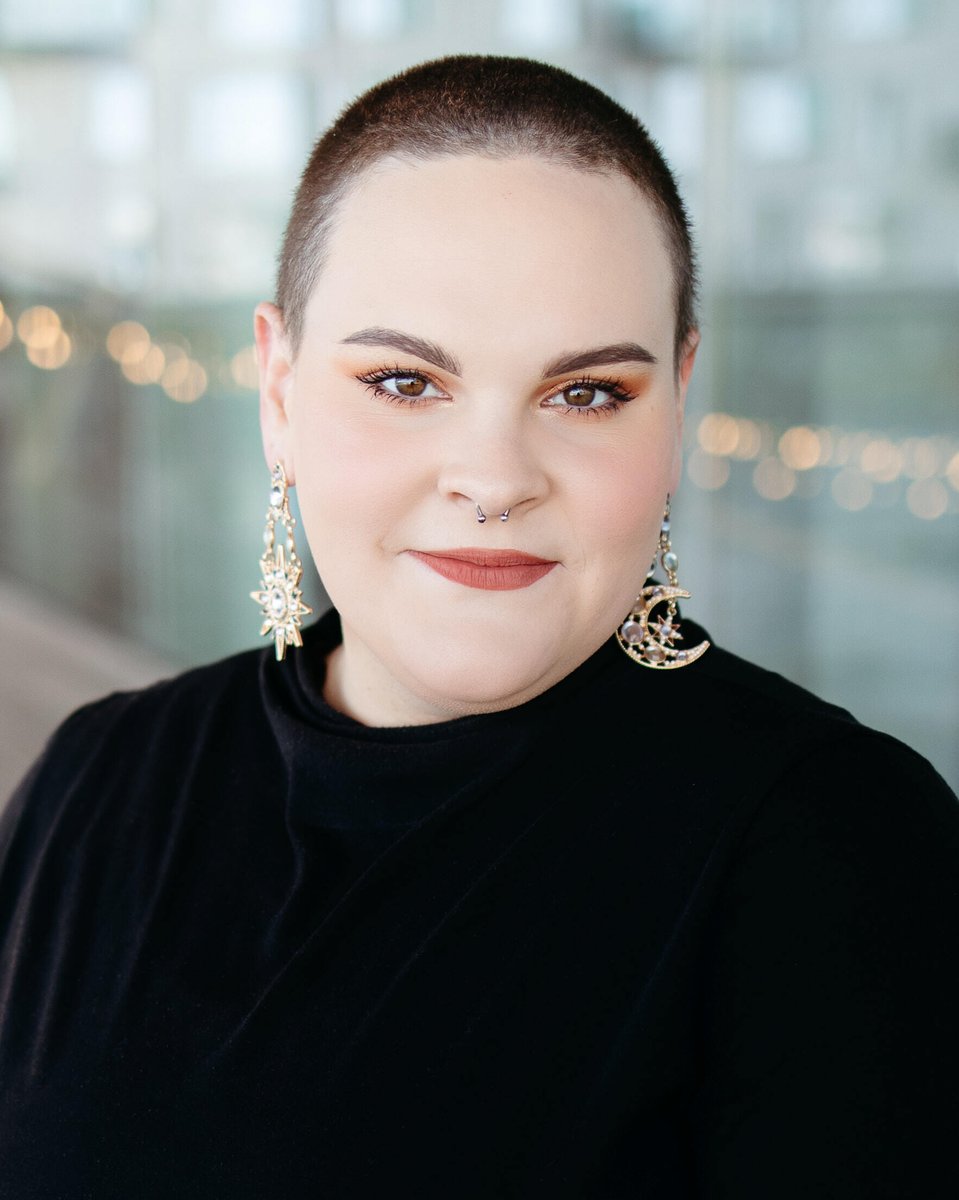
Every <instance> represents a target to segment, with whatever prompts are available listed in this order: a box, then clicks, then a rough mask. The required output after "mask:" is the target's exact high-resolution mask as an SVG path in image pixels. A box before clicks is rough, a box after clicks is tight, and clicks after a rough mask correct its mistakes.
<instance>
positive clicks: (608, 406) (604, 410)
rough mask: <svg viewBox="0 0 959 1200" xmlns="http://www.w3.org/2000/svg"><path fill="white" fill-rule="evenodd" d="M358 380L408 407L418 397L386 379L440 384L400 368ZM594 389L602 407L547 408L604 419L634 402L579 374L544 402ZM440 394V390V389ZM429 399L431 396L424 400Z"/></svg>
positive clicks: (618, 389)
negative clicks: (403, 392) (601, 397)
mask: <svg viewBox="0 0 959 1200" xmlns="http://www.w3.org/2000/svg"><path fill="white" fill-rule="evenodd" d="M356 378H357V380H358V381H359V382H360V383H364V384H366V386H367V389H368V390H369V392H370V394H371V395H373V396H375V397H377V399H380V400H386V401H387V402H388V403H390V404H406V405H409V406H410V407H411V408H412V407H415V406H416V405H417V404H419V403H421V401H422V397H420V396H399V395H397V394H396V392H391V391H388V390H387V389H386V388H384V387H381V386H380V384H382V383H384V382H385V381H386V380H387V379H422V380H424V382H426V383H428V384H430V385H431V386H432V387H435V388H439V384H438V383H436V382H434V381H433V380H432V379H430V377H429V376H428V375H427V374H425V373H424V372H423V371H420V370H418V369H410V368H404V367H399V366H394V367H385V368H383V369H382V370H379V371H371V372H370V373H369V374H367V375H358V376H357V377H356ZM578 387H579V388H594V389H595V390H596V391H598V392H606V393H607V394H608V395H609V399H608V400H607V401H606V403H605V404H599V405H596V406H595V407H593V406H587V405H576V404H569V405H566V406H565V407H564V406H562V405H559V404H555V405H548V406H547V407H550V408H554V409H555V410H556V411H557V412H558V413H562V414H563V416H569V415H570V414H571V413H578V414H579V415H580V416H588V417H605V416H611V415H612V414H613V413H614V412H616V411H618V410H619V409H620V408H622V406H623V405H624V404H628V403H629V401H630V400H633V399H635V395H634V393H632V392H629V391H627V390H626V389H625V388H624V387H623V385H622V384H621V383H620V382H619V381H618V380H615V379H597V378H594V377H593V376H592V375H581V376H580V377H579V378H578V379H572V380H569V381H568V382H566V383H564V384H563V386H562V387H561V388H558V389H557V390H556V391H554V392H551V393H550V394H549V396H547V397H546V399H547V400H553V399H554V398H555V397H557V396H561V395H562V394H563V392H567V391H569V390H570V389H571V388H578ZM440 391H442V388H440ZM426 399H431V397H426Z"/></svg>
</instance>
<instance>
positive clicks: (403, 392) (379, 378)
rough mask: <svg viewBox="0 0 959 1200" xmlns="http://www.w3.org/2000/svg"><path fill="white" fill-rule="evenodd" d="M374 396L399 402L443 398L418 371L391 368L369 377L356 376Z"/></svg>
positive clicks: (434, 385) (443, 393)
mask: <svg viewBox="0 0 959 1200" xmlns="http://www.w3.org/2000/svg"><path fill="white" fill-rule="evenodd" d="M357 378H358V379H359V381H360V382H361V383H365V384H366V385H367V386H368V387H369V388H370V390H371V391H372V392H373V393H374V395H379V396H383V397H384V398H386V399H393V400H401V401H416V400H438V399H442V398H444V397H445V395H446V393H445V392H443V391H441V390H440V389H439V388H438V387H437V386H436V384H435V383H433V381H432V380H431V379H428V378H427V377H426V376H425V375H422V374H420V372H419V371H405V370H401V369H400V368H399V367H392V368H390V369H389V370H386V371H373V372H371V373H370V374H369V375H359V376H357Z"/></svg>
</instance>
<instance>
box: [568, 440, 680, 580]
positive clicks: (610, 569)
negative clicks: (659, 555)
mask: <svg viewBox="0 0 959 1200" xmlns="http://www.w3.org/2000/svg"><path fill="white" fill-rule="evenodd" d="M656 444H657V445H658V446H659V453H657V454H650V453H648V452H645V453H644V452H643V451H642V450H639V451H636V450H633V451H632V452H630V451H628V450H627V451H620V450H617V451H616V452H614V453H609V454H607V455H604V456H602V458H601V459H600V460H598V461H594V462H593V463H591V464H590V470H589V472H588V474H584V475H583V476H582V477H581V478H580V480H579V482H578V486H577V487H576V488H575V489H574V494H576V493H578V494H579V495H581V496H583V497H586V499H585V501H583V502H582V503H576V502H574V503H573V504H572V505H571V508H570V512H571V521H572V523H573V525H574V527H575V528H576V529H577V535H578V538H579V541H580V545H581V552H582V554H583V557H584V560H585V561H586V562H590V563H592V564H593V567H594V569H595V570H596V571H599V572H605V573H608V574H609V575H610V576H611V577H617V576H622V575H623V574H624V573H625V574H627V575H629V577H630V578H631V579H632V578H635V576H636V573H637V571H638V570H639V569H640V568H641V569H642V572H643V573H645V570H646V568H647V567H648V566H649V560H650V558H651V557H652V551H653V550H654V549H655V545H656V539H657V537H658V535H659V527H660V524H661V523H662V517H663V510H664V509H665V506H666V494H667V492H668V490H669V487H670V482H671V478H672V457H671V455H670V454H668V453H664V452H663V449H664V446H665V447H668V445H669V443H668V441H666V442H663V441H659V442H657V443H656Z"/></svg>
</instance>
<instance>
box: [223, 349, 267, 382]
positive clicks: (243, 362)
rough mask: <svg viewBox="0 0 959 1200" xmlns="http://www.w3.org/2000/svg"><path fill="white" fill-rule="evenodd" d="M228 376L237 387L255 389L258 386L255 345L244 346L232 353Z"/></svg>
mask: <svg viewBox="0 0 959 1200" xmlns="http://www.w3.org/2000/svg"><path fill="white" fill-rule="evenodd" d="M230 378H231V379H232V380H233V382H234V383H235V384H236V385H237V386H238V387H242V388H249V389H250V390H251V391H256V390H257V388H258V387H259V386H260V372H259V368H258V367H257V362H256V347H255V346H244V347H243V349H242V350H238V351H237V352H236V354H234V355H233V357H232V358H231V359H230Z"/></svg>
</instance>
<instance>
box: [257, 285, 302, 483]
mask: <svg viewBox="0 0 959 1200" xmlns="http://www.w3.org/2000/svg"><path fill="white" fill-rule="evenodd" d="M253 329H254V336H255V339H256V357H257V363H258V365H259V371H260V433H261V435H262V438H263V453H264V455H265V456H266V465H267V467H269V468H270V469H271V470H272V468H273V466H274V465H275V464H276V463H281V464H282V465H283V468H284V470H285V472H286V477H287V479H288V481H289V482H290V484H291V485H292V484H293V483H295V481H296V464H295V463H294V460H293V447H292V444H291V442H292V439H291V437H290V410H289V406H290V402H291V399H292V385H293V378H294V367H293V358H292V355H291V353H290V348H289V343H288V341H287V337H286V329H285V326H284V323H283V312H282V310H281V309H279V308H277V306H276V305H275V304H268V303H265V302H264V303H262V304H258V305H257V306H256V311H255V314H254V321H253Z"/></svg>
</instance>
